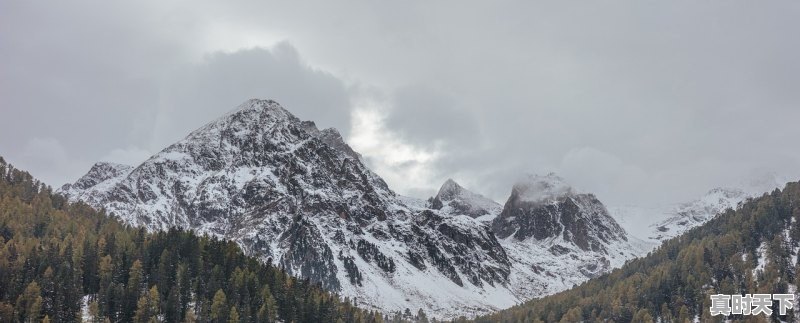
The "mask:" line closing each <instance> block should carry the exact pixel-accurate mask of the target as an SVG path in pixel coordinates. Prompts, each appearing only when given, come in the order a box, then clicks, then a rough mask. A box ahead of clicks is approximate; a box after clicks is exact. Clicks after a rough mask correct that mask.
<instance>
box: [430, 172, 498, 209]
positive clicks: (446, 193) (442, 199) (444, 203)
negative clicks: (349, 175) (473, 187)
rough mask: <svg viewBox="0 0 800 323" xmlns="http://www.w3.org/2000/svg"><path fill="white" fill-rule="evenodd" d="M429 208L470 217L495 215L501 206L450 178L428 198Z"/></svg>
mask: <svg viewBox="0 0 800 323" xmlns="http://www.w3.org/2000/svg"><path fill="white" fill-rule="evenodd" d="M430 204H431V208H433V209H437V210H443V211H444V212H447V213H450V214H463V215H468V216H470V217H472V218H478V217H484V216H489V217H491V216H493V215H497V214H498V213H499V211H500V210H501V209H502V206H501V205H500V204H498V203H497V202H495V201H492V200H491V199H489V198H487V197H485V196H483V195H480V194H477V193H473V192H471V191H469V190H467V189H465V188H464V187H462V186H461V185H458V183H456V182H455V181H453V180H452V179H448V180H447V181H445V182H444V184H442V187H441V188H439V193H437V194H436V196H435V197H434V198H432V199H431V200H430Z"/></svg>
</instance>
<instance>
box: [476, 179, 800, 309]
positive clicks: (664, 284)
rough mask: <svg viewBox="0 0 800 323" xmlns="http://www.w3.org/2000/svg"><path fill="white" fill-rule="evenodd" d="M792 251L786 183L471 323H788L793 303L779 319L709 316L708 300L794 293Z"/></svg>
mask: <svg viewBox="0 0 800 323" xmlns="http://www.w3.org/2000/svg"><path fill="white" fill-rule="evenodd" d="M798 252H800V183H789V184H787V185H786V187H785V188H784V189H783V190H782V191H781V190H775V191H773V192H771V193H768V194H765V195H763V196H761V197H758V198H754V199H750V200H748V201H746V202H745V203H743V204H741V205H740V206H739V208H738V209H736V210H735V211H734V210H733V209H728V210H727V211H724V212H723V213H721V214H719V215H717V216H716V217H713V218H711V219H710V220H708V222H706V223H705V224H703V225H701V226H699V227H695V228H693V229H690V230H688V231H686V232H685V233H684V234H683V235H681V236H678V237H676V238H672V239H669V240H667V241H665V242H664V244H662V245H661V246H660V247H659V248H658V249H657V250H655V251H654V252H652V253H651V254H649V255H648V256H646V257H643V258H640V259H636V260H633V261H631V262H629V263H627V264H626V265H624V266H622V267H621V268H619V269H616V270H613V271H612V272H611V273H609V274H606V275H602V276H600V277H598V278H595V279H592V280H589V281H587V282H586V283H584V284H582V285H580V286H579V287H577V288H574V289H571V290H568V291H564V292H561V293H558V294H555V295H552V296H548V297H544V298H541V299H536V300H532V301H529V302H526V303H524V304H521V305H518V306H514V307H512V308H511V309H508V310H503V311H500V312H497V313H494V314H491V315H487V316H484V317H480V318H478V319H476V322H559V321H560V322H581V321H584V322H681V323H683V322H697V320H699V321H702V322H722V321H725V320H726V319H729V320H732V321H746V322H768V321H773V322H794V321H797V320H798V319H799V318H798V315H797V314H798V313H800V312H798V308H800V307H798V305H799V304H798V300H795V302H794V310H789V312H788V313H787V315H783V316H782V315H779V313H778V311H777V310H774V312H773V314H772V316H771V317H767V316H765V315H764V314H760V315H758V316H742V315H735V314H734V315H731V316H729V317H724V316H713V317H712V316H711V315H710V312H709V307H710V305H711V304H710V297H709V295H711V294H729V295H730V294H739V295H742V294H784V293H795V292H796V291H797V286H798V285H800V263H798ZM776 304H777V303H776V302H773V307H772V308H773V309H777V305H776Z"/></svg>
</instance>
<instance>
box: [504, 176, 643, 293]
mask: <svg viewBox="0 0 800 323" xmlns="http://www.w3.org/2000/svg"><path fill="white" fill-rule="evenodd" d="M491 226H492V231H493V232H494V233H495V236H496V237H497V238H498V240H499V241H500V244H501V245H503V247H504V248H505V249H506V253H507V254H508V255H509V258H511V263H512V264H513V267H512V271H511V272H512V275H511V277H510V280H511V286H513V289H514V291H515V293H517V294H521V295H547V294H551V293H556V292H559V291H562V290H565V289H568V288H571V287H572V286H573V285H575V284H580V283H582V282H583V281H585V280H587V279H589V278H592V277H596V276H598V275H601V274H603V273H606V272H608V271H609V270H611V269H612V268H615V267H619V266H621V265H622V264H624V262H625V261H626V260H628V259H631V258H634V257H636V256H638V255H640V254H642V253H645V252H646V251H647V250H649V248H650V246H649V245H648V244H647V243H645V242H643V241H641V240H639V239H636V238H629V236H628V234H627V233H626V232H625V230H623V229H622V228H621V227H620V226H619V225H618V224H617V223H616V221H614V219H613V218H611V216H610V215H609V214H608V211H607V210H606V208H605V206H604V205H603V204H602V203H601V202H600V201H599V200H598V199H597V198H596V197H595V196H594V195H592V194H585V193H579V192H576V191H575V190H574V189H573V188H572V187H571V186H570V185H569V184H567V183H566V182H565V181H564V180H563V179H562V178H560V177H558V176H556V175H555V174H549V175H546V176H535V175H529V176H525V177H523V178H522V179H520V180H519V181H518V182H517V183H516V184H515V185H514V187H513V188H512V190H511V195H510V196H509V198H508V200H507V201H506V203H505V205H504V206H503V209H502V211H501V212H500V214H498V215H497V217H495V218H494V220H493V221H492V222H491ZM531 282H544V283H541V284H536V283H534V284H531ZM542 291H544V292H542Z"/></svg>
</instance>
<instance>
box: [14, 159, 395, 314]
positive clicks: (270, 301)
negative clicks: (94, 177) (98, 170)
mask: <svg viewBox="0 0 800 323" xmlns="http://www.w3.org/2000/svg"><path fill="white" fill-rule="evenodd" d="M87 295H88V303H89V306H88V309H89V312H91V314H93V315H95V320H96V321H99V322H102V321H103V320H106V319H108V321H111V322H118V321H120V322H131V321H142V322H147V321H152V320H165V321H168V322H182V321H197V322H209V321H212V318H213V321H217V322H229V321H237V322H275V321H284V322H336V321H337V320H341V321H343V322H382V321H383V320H382V315H381V314H379V313H377V312H366V311H362V310H360V309H358V308H355V307H354V306H353V305H351V304H350V302H349V301H347V300H344V301H343V300H340V299H339V298H338V297H337V296H336V295H333V294H331V293H328V292H326V291H323V290H322V289H321V288H320V287H319V286H316V285H314V284H311V283H309V282H308V281H304V280H297V279H294V278H291V277H290V276H288V275H287V274H286V273H285V272H283V271H282V270H280V269H278V268H275V267H272V266H270V265H267V264H263V263H261V262H259V261H257V260H256V259H254V258H251V257H247V256H245V255H244V254H243V253H242V251H241V250H240V249H239V248H238V247H237V246H236V244H234V243H232V242H225V241H219V240H216V239H211V238H208V237H200V236H197V235H195V234H194V233H192V232H187V231H180V230H170V231H169V232H159V233H146V232H144V230H141V229H135V228H131V227H128V226H125V225H122V224H121V223H120V222H118V221H116V220H114V219H113V218H110V217H108V216H106V215H104V214H103V213H102V212H98V211H95V210H93V209H92V208H91V207H89V206H87V205H86V204H83V203H69V202H68V201H66V200H65V199H64V198H63V197H61V196H59V195H57V194H53V193H52V191H51V189H50V188H49V187H47V186H45V185H43V184H41V183H40V182H38V181H36V180H35V179H33V177H32V176H31V175H30V174H28V173H26V172H23V171H19V170H16V169H14V168H12V167H11V166H10V165H8V164H6V163H5V162H3V161H2V158H0V322H12V321H28V322H40V321H42V320H43V319H44V318H45V316H46V317H47V318H48V320H51V321H54V322H75V321H79V320H80V316H81V309H82V304H81V300H82V298H84V296H87ZM223 295H224V299H223ZM215 302H217V303H220V304H215Z"/></svg>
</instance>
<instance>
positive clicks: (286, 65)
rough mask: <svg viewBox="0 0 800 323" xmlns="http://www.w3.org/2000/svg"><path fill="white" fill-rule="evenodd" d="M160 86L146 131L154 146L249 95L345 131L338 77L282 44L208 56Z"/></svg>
mask: <svg viewBox="0 0 800 323" xmlns="http://www.w3.org/2000/svg"><path fill="white" fill-rule="evenodd" d="M162 88H163V91H162V93H161V100H160V104H159V109H158V111H157V112H156V117H155V123H154V129H153V131H152V134H153V140H154V142H155V143H154V146H155V147H158V146H160V145H165V144H168V143H169V142H172V141H175V140H178V139H180V138H182V137H183V136H185V135H186V134H187V133H189V132H190V131H192V130H194V129H196V128H198V127H200V126H202V125H203V124H205V123H207V122H208V121H210V120H213V119H215V118H217V117H219V116H220V115H222V114H223V113H225V112H227V111H229V110H231V109H232V108H233V107H235V106H237V105H239V104H240V103H242V102H244V100H246V99H249V98H272V99H274V100H276V101H278V102H280V103H281V104H282V105H283V106H284V107H286V108H287V109H289V110H291V112H292V113H293V114H295V115H296V116H297V117H298V118H301V119H304V120H314V121H315V122H316V123H317V125H318V126H320V127H336V128H338V129H342V131H343V132H344V134H346V131H347V130H348V129H349V123H350V102H349V98H350V97H349V95H350V94H349V92H348V89H347V87H346V86H345V84H344V83H343V81H341V80H340V79H338V78H336V77H334V76H333V75H331V74H329V73H326V72H324V71H319V70H316V69H313V68H311V67H309V66H308V65H307V64H305V63H304V62H302V60H301V58H300V56H299V54H298V53H297V51H296V50H295V48H294V47H292V46H291V45H290V44H288V43H285V42H283V43H280V44H278V45H276V46H274V47H273V48H272V49H270V50H267V49H263V48H252V49H244V50H239V51H236V52H233V53H224V52H216V53H213V54H210V55H208V56H207V57H206V58H205V59H203V61H202V62H201V63H199V64H192V65H188V66H183V67H181V68H180V69H178V70H177V71H175V72H173V73H172V74H171V75H170V76H169V78H168V79H167V81H166V82H165V84H164V86H163V87H162ZM243 98H246V99H243ZM166 138H171V139H166ZM165 139H166V140H165Z"/></svg>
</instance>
